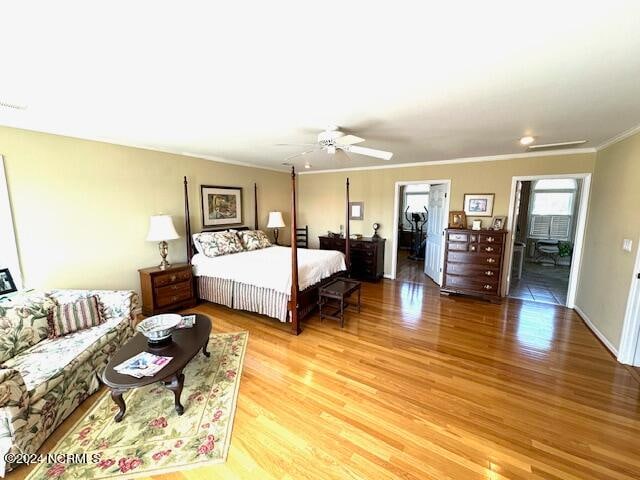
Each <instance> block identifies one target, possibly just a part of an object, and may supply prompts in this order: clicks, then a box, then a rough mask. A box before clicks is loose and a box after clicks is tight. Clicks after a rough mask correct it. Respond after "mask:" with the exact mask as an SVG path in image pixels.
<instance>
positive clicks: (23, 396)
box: [0, 368, 29, 439]
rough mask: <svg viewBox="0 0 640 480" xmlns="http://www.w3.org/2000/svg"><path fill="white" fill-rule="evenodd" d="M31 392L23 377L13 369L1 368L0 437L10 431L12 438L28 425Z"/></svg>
mask: <svg viewBox="0 0 640 480" xmlns="http://www.w3.org/2000/svg"><path fill="white" fill-rule="evenodd" d="M28 407H29V392H28V391H27V387H26V386H25V384H24V380H23V379H22V375H20V372H18V371H17V370H14V369H12V368H0V436H2V435H6V432H5V431H4V430H5V429H7V428H8V429H9V433H10V435H11V438H12V439H13V438H15V432H16V431H17V430H19V429H20V428H22V427H23V426H24V425H26V423H27V422H26V416H27V410H28Z"/></svg>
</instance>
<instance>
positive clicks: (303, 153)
mask: <svg viewBox="0 0 640 480" xmlns="http://www.w3.org/2000/svg"><path fill="white" fill-rule="evenodd" d="M318 150H319V149H318V148H314V149H313V150H306V151H304V152H300V153H294V154H293V155H289V156H288V157H286V158H285V159H284V161H285V162H287V161H288V160H291V159H292V158H296V157H301V156H303V155H306V154H307V153H312V152H315V151H318Z"/></svg>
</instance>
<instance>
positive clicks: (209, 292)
mask: <svg viewBox="0 0 640 480" xmlns="http://www.w3.org/2000/svg"><path fill="white" fill-rule="evenodd" d="M196 278H197V283H198V297H199V298H201V299H202V300H207V301H209V302H213V303H219V304H220V305H225V306H227V307H229V308H235V309H237V310H247V311H249V312H255V313H260V314H262V315H267V316H268V317H272V318H277V319H278V320H280V321H281V322H286V321H288V319H289V310H288V304H289V295H287V294H285V293H282V292H278V291H276V290H272V289H270V288H263V287H256V286H253V285H247V284H245V283H239V282H234V281H233V280H228V279H224V278H216V277H196Z"/></svg>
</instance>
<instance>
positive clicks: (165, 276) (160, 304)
mask: <svg viewBox="0 0 640 480" xmlns="http://www.w3.org/2000/svg"><path fill="white" fill-rule="evenodd" d="M138 272H140V287H141V290H142V313H143V315H146V316H150V315H157V314H159V313H166V312H171V311H174V310H178V309H180V308H189V307H193V306H195V304H196V295H195V289H194V286H193V273H192V270H191V265H189V264H186V263H180V264H175V265H171V266H169V267H168V268H166V269H165V270H160V268H159V267H151V268H141V269H140V270H138Z"/></svg>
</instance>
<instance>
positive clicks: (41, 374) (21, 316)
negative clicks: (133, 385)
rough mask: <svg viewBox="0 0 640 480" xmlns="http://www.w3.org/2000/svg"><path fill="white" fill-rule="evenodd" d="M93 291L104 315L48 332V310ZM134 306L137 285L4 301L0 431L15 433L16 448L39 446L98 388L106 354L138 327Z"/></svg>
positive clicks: (17, 450)
mask: <svg viewBox="0 0 640 480" xmlns="http://www.w3.org/2000/svg"><path fill="white" fill-rule="evenodd" d="M89 296H96V297H97V299H98V307H99V309H100V313H101V316H102V318H103V319H104V322H103V323H101V324H100V325H98V326H95V327H91V328H87V329H84V330H80V331H77V332H73V333H70V334H68V335H65V336H62V337H57V338H49V337H50V335H49V330H50V327H49V323H48V321H47V316H48V314H49V312H50V311H51V309H53V308H54V307H55V305H56V304H59V305H60V304H66V303H73V302H75V301H77V300H78V299H81V298H84V297H89ZM136 306H137V295H136V293H135V292H132V291H107V290H53V291H50V292H28V293H25V294H20V295H18V296H16V297H12V298H11V299H10V300H4V301H0V437H4V438H5V442H6V438H7V437H9V438H10V447H9V451H10V452H11V453H34V452H36V451H37V450H38V448H39V447H40V445H42V443H43V442H44V441H45V439H46V438H47V437H48V436H49V435H50V434H51V432H53V430H54V429H55V428H56V427H57V426H58V425H60V423H62V421H63V420H64V419H65V418H67V417H68V416H69V415H70V414H71V412H73V410H74V409H75V408H76V407H77V406H78V405H80V403H82V402H83V401H84V400H85V399H86V398H87V397H88V396H89V395H91V394H92V393H94V392H95V391H97V390H98V388H99V386H100V383H99V379H98V375H99V374H100V373H101V372H102V370H103V369H104V367H105V366H106V364H107V361H108V359H109V356H110V355H111V354H112V353H113V352H114V351H115V350H116V349H117V348H118V347H119V346H120V345H122V343H124V342H125V341H126V340H127V339H129V338H130V337H131V336H133V334H134V318H135V315H134V309H135V308H136ZM5 445H6V443H5ZM3 450H6V446H5V448H4V449H3ZM0 453H5V452H4V451H3V452H0ZM13 466H14V465H6V469H7V470H10V469H11V468H12V467H13Z"/></svg>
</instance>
